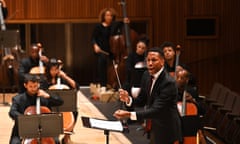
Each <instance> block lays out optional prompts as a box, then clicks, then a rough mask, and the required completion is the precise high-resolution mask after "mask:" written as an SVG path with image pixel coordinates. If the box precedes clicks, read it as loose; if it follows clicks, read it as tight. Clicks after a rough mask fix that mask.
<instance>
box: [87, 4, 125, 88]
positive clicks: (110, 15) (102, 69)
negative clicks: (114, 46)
mask: <svg viewBox="0 0 240 144" xmlns="http://www.w3.org/2000/svg"><path fill="white" fill-rule="evenodd" d="M99 18H100V22H101V23H100V24H98V25H96V27H95V29H94V31H93V33H92V40H91V43H92V45H93V49H94V52H95V54H96V55H97V79H98V82H99V83H100V85H101V86H103V87H106V85H107V65H108V61H109V58H110V59H113V55H112V52H111V51H110V42H109V41H110V36H112V35H116V34H118V33H119V32H120V31H121V28H122V25H123V23H122V22H116V21H115V20H116V12H115V10H114V9H113V8H105V9H103V10H102V11H101V12H100V15H99ZM124 22H125V23H129V20H128V19H127V18H125V19H124Z"/></svg>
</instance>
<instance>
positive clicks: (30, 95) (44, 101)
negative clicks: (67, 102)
mask: <svg viewBox="0 0 240 144" xmlns="http://www.w3.org/2000/svg"><path fill="white" fill-rule="evenodd" d="M39 79H40V78H39V76H37V75H32V74H26V75H25V80H24V87H25V88H26V91H25V92H24V93H21V94H18V95H16V96H15V97H13V98H12V105H11V108H10V111H9V116H10V117H11V118H12V119H13V120H14V121H15V125H14V127H13V129H12V135H11V138H10V144H21V139H20V137H19V133H18V123H17V118H18V116H19V115H23V114H24V111H25V109H26V108H28V107H29V106H36V99H37V97H40V99H41V100H40V101H41V105H43V106H47V107H48V108H51V107H52V106H60V105H62V104H63V101H62V99H61V98H60V97H58V96H56V95H49V94H48V93H47V92H45V91H44V90H42V89H40V88H39V85H40V83H39Z"/></svg>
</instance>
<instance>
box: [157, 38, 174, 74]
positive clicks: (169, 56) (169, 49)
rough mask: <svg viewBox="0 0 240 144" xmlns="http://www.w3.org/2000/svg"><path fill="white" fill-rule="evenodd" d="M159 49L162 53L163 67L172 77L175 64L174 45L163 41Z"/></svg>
mask: <svg viewBox="0 0 240 144" xmlns="http://www.w3.org/2000/svg"><path fill="white" fill-rule="evenodd" d="M160 48H161V49H162V51H163V53H164V59H165V64H164V67H165V68H166V70H167V71H168V72H169V74H170V75H171V76H172V77H174V75H175V64H176V51H175V45H174V44H173V43H172V42H168V41H165V42H163V43H162V44H161V46H160Z"/></svg>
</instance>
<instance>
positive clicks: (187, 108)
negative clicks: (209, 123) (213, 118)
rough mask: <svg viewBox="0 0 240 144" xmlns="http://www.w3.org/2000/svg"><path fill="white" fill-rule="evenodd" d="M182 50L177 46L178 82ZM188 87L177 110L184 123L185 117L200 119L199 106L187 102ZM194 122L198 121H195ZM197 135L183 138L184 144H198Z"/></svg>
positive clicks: (175, 74) (178, 103)
mask: <svg viewBox="0 0 240 144" xmlns="http://www.w3.org/2000/svg"><path fill="white" fill-rule="evenodd" d="M180 48H181V47H180V45H177V48H176V63H175V72H174V77H175V80H176V81H177V73H178V72H179V70H178V69H177V66H178V64H179V56H180ZM187 85H188V83H186V84H185V85H184V90H183V96H182V101H179V102H177V108H178V111H179V113H180V116H181V117H182V120H183V121H184V120H185V118H184V117H186V118H187V117H188V116H190V117H191V116H194V117H195V116H196V117H198V109H197V106H196V105H195V104H194V103H193V102H188V101H187V100H186V98H187V95H188V92H187V91H186V89H187ZM178 91H179V90H178V89H177V93H178ZM194 120H196V119H194ZM183 123H184V122H183ZM183 127H186V126H184V125H183ZM197 135H198V132H197V133H196V135H195V136H184V137H183V144H193V143H198V141H197V139H198V138H197Z"/></svg>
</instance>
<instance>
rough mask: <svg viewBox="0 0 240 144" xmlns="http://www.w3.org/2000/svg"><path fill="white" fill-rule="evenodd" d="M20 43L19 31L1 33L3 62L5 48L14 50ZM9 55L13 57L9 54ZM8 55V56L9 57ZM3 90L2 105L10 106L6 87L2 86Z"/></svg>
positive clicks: (0, 41) (0, 43)
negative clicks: (6, 99) (6, 96)
mask: <svg viewBox="0 0 240 144" xmlns="http://www.w3.org/2000/svg"><path fill="white" fill-rule="evenodd" d="M19 43H20V35H19V30H5V31H0V48H1V51H2V54H1V61H2V62H3V58H4V57H5V54H4V49H5V48H13V47H15V46H17V45H19ZM7 55H11V53H10V54H7ZM7 55H6V56H7ZM2 87H3V88H2V90H3V102H2V104H4V105H9V104H8V103H7V102H5V89H6V87H5V86H2Z"/></svg>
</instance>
